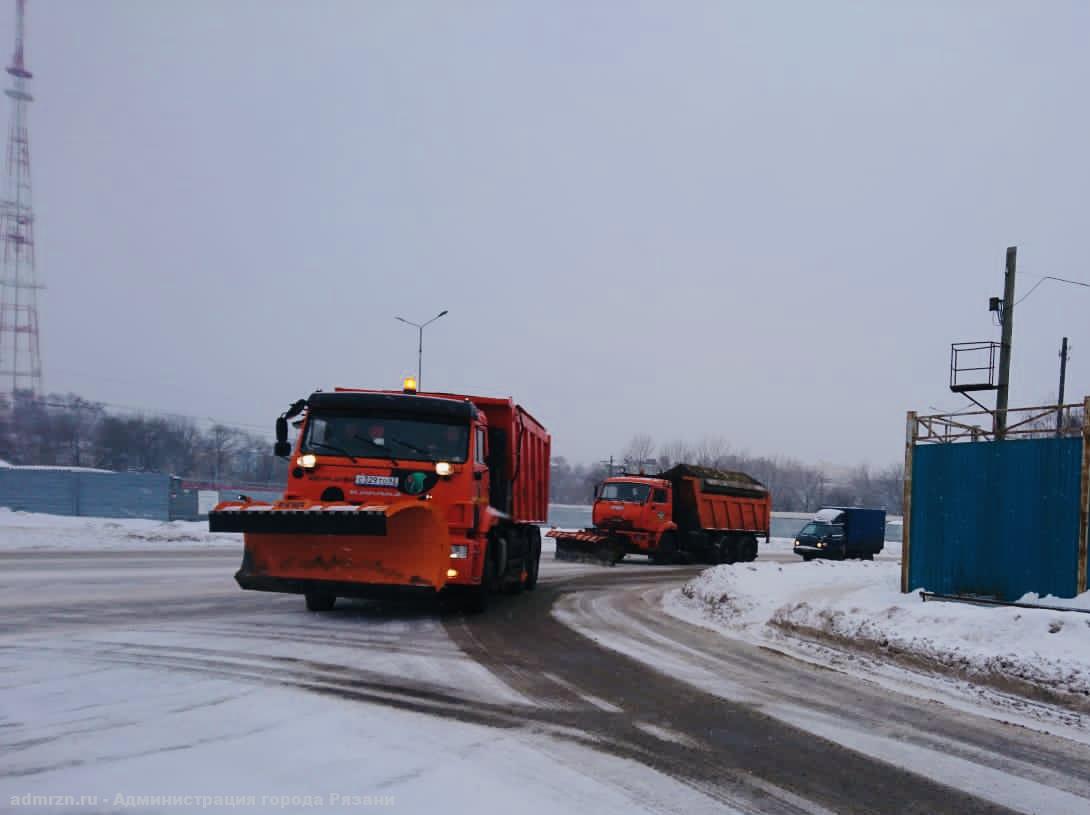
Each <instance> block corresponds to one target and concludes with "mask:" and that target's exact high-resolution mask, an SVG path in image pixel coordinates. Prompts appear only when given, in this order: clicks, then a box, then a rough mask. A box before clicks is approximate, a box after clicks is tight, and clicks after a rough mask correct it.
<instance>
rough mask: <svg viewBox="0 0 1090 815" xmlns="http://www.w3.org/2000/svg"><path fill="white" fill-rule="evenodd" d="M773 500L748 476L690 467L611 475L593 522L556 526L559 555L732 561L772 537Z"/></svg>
mask: <svg viewBox="0 0 1090 815" xmlns="http://www.w3.org/2000/svg"><path fill="white" fill-rule="evenodd" d="M771 509H772V498H771V496H770V495H769V492H768V490H767V489H766V488H765V486H764V485H763V484H761V482H759V481H757V480H756V479H755V478H752V477H750V476H748V475H746V474H745V473H738V472H727V471H724V470H713V469H710V468H708V467H695V466H692V465H688V464H679V465H678V466H676V467H674V468H672V469H670V470H667V471H666V472H663V473H659V474H658V475H655V476H651V477H648V476H643V475H639V476H632V475H625V476H616V477H612V478H607V479H606V480H605V481H604V482H603V483H602V484H600V485H599V486H598V489H597V490H596V491H595V501H594V514H593V522H594V526H593V527H591V528H589V529H583V530H580V531H567V530H559V529H552V530H550V531H549V532H548V533H547V534H548V536H549V537H552V538H555V539H556V557H557V559H558V560H595V561H600V562H603V563H607V564H614V563H618V562H620V561H621V560H622V559H623V558H624V556H625V555H626V554H640V555H647V556H649V557H650V558H651V560H653V561H654V562H656V563H678V562H703V563H734V562H736V561H746V560H754V559H755V558H756V557H757V537H758V536H763V537H764V538H765V539H766V540H767V539H768V535H769V518H770V516H771Z"/></svg>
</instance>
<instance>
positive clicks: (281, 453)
mask: <svg viewBox="0 0 1090 815" xmlns="http://www.w3.org/2000/svg"><path fill="white" fill-rule="evenodd" d="M273 455H274V456H276V457H277V458H287V457H288V456H290V455H291V445H290V444H288V420H287V417H286V416H277V417H276V444H274V445H273Z"/></svg>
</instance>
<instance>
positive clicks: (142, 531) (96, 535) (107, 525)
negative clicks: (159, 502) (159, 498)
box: [0, 507, 242, 553]
mask: <svg viewBox="0 0 1090 815" xmlns="http://www.w3.org/2000/svg"><path fill="white" fill-rule="evenodd" d="M170 546H184V547H186V548H195V547H217V548H228V549H237V550H238V551H239V553H241V552H242V536H241V535H234V534H213V533H211V532H209V531H208V522H207V521H170V522H164V521H146V520H141V519H135V518H121V519H114V518H80V517H69V516H65V515H44V514H41V513H36V512H15V511H13V510H11V509H8V508H7V507H0V552H12V551H24V550H25V551H35V550H45V549H54V550H60V551H102V550H117V549H159V548H168V547H170Z"/></svg>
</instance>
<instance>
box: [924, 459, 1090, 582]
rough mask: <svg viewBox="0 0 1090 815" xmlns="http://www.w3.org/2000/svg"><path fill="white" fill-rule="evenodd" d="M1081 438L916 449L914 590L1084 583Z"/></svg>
mask: <svg viewBox="0 0 1090 815" xmlns="http://www.w3.org/2000/svg"><path fill="white" fill-rule="evenodd" d="M1082 458H1083V457H1082V439H1080V438H1077V437H1076V438H1035V439H1019V440H1006V441H999V442H973V443H963V444H924V445H918V446H916V447H915V448H914V450H913V451H912V454H911V510H910V512H911V514H910V517H909V530H910V538H911V540H910V548H909V549H908V550H906V552H905V558H906V564H905V566H906V573H907V585H906V586H905V588H906V589H908V590H915V589H927V590H928V591H934V592H939V593H944V594H973V595H981V596H988V597H995V598H998V599H1001V600H1014V599H1017V598H1018V597H1020V596H1022V595H1023V594H1025V593H1026V592H1037V593H1039V594H1042V595H1043V594H1054V595H1057V596H1060V597H1072V596H1074V595H1075V594H1076V593H1077V592H1078V588H1079V586H1078V580H1079V577H1078V576H1079V561H1080V551H1079V545H1080V537H1081V534H1080V533H1081V531H1082V530H1080V528H1079V527H1080V510H1081V506H1080V490H1081V479H1082Z"/></svg>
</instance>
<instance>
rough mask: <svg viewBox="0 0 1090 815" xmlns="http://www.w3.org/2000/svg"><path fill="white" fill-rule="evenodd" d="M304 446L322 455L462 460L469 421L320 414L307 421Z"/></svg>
mask: <svg viewBox="0 0 1090 815" xmlns="http://www.w3.org/2000/svg"><path fill="white" fill-rule="evenodd" d="M300 449H301V450H303V451H305V452H309V453H316V454H317V455H322V456H342V457H347V458H386V459H392V460H394V461H399V460H401V459H408V460H410V461H450V462H454V463H462V462H464V461H465V460H466V456H467V454H468V450H469V425H466V424H450V423H449V422H443V421H435V420H430V419H416V418H412V419H409V418H385V417H381V416H360V415H355V414H319V415H315V416H311V417H310V418H309V419H308V421H307V428H306V435H304V436H303V443H302V446H301V448H300Z"/></svg>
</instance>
